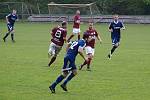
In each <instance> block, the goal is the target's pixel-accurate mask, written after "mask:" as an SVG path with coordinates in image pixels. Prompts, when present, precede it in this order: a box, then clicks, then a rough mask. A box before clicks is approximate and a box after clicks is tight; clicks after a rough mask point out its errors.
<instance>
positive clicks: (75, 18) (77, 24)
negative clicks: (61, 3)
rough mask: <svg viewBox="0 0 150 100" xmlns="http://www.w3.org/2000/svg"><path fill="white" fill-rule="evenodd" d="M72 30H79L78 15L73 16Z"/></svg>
mask: <svg viewBox="0 0 150 100" xmlns="http://www.w3.org/2000/svg"><path fill="white" fill-rule="evenodd" d="M77 21H79V23H77ZM73 28H80V16H79V15H75V16H74V24H73Z"/></svg>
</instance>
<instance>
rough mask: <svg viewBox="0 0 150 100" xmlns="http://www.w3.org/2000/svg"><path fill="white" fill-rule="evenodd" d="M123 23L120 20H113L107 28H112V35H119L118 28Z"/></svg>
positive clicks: (121, 26)
mask: <svg viewBox="0 0 150 100" xmlns="http://www.w3.org/2000/svg"><path fill="white" fill-rule="evenodd" d="M123 27H124V26H123V23H122V22H120V21H117V22H115V21H113V22H111V23H110V25H109V29H112V32H111V35H112V36H113V37H114V36H115V37H120V29H121V28H123Z"/></svg>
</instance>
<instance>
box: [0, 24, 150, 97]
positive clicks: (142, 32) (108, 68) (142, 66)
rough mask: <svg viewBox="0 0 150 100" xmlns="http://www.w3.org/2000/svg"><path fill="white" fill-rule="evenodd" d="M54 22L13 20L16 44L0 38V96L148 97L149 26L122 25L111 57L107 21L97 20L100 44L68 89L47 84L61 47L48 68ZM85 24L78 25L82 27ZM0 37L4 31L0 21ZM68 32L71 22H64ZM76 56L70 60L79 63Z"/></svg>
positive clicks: (59, 63)
mask: <svg viewBox="0 0 150 100" xmlns="http://www.w3.org/2000/svg"><path fill="white" fill-rule="evenodd" d="M53 26H54V24H48V23H16V35H15V38H16V43H12V42H11V40H10V37H9V38H8V40H7V42H6V43H4V42H3V41H2V39H1V40H0V100H70V99H71V100H150V25H142V24H141V25H136V24H128V25H126V30H125V31H122V41H121V46H120V47H119V49H118V50H117V52H115V54H114V55H113V58H112V60H108V59H107V58H106V55H107V53H108V52H109V50H110V49H111V41H110V33H109V32H108V31H107V26H108V25H107V24H97V25H96V26H95V27H96V29H97V31H98V32H101V37H102V39H103V44H102V45H100V44H99V43H97V45H96V52H95V58H94V61H93V63H92V71H91V72H88V71H86V70H85V69H84V70H83V71H78V75H77V76H76V77H75V78H74V79H73V80H72V81H71V82H70V83H69V84H68V89H69V92H67V93H65V92H63V91H62V89H61V88H60V86H59V85H58V87H57V88H56V94H51V93H50V92H49V89H48V87H49V85H50V83H51V82H53V81H54V80H55V79H56V77H57V76H58V75H59V74H60V71H61V67H62V64H63V57H64V55H65V51H64V49H63V50H62V51H61V53H60V55H59V56H58V59H57V61H56V62H55V64H54V65H52V66H51V68H49V67H46V66H47V63H48V58H47V50H48V46H49V40H50V34H49V29H51V28H52V27H53ZM86 28H87V25H86V24H84V25H81V30H82V31H84V30H85V29H86ZM0 30H1V33H2V34H1V36H0V38H2V36H4V33H5V32H6V31H7V28H6V25H5V23H3V22H1V24H0ZM68 31H69V32H68V34H70V32H71V31H72V25H71V24H69V26H68ZM82 61H83V60H82V59H81V57H80V56H78V57H77V61H76V64H77V65H79V64H81V63H82Z"/></svg>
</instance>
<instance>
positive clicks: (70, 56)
mask: <svg viewBox="0 0 150 100" xmlns="http://www.w3.org/2000/svg"><path fill="white" fill-rule="evenodd" d="M86 38H87V37H86ZM85 40H86V39H81V40H78V41H74V42H72V43H70V44H68V49H67V53H66V56H65V57H64V65H63V68H62V74H61V75H60V76H58V78H57V79H56V81H55V82H53V83H52V84H51V85H50V86H49V89H50V90H51V92H52V93H55V87H56V86H57V84H59V83H60V82H61V81H62V80H63V79H65V78H66V77H67V78H66V79H65V80H64V82H63V83H62V84H61V85H60V86H61V88H62V89H63V90H64V91H67V87H66V85H67V83H68V82H69V81H70V80H71V79H72V78H73V77H74V76H75V75H76V74H77V68H76V65H75V59H76V56H77V54H78V53H79V54H80V55H81V56H82V58H83V59H84V60H86V61H88V59H87V58H85V56H84V55H83V49H84V47H85V46H86V41H85Z"/></svg>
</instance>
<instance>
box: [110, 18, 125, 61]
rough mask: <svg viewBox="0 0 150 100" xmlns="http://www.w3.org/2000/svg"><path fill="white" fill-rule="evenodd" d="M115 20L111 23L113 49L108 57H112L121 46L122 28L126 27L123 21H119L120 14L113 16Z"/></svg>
mask: <svg viewBox="0 0 150 100" xmlns="http://www.w3.org/2000/svg"><path fill="white" fill-rule="evenodd" d="M113 19H114V21H113V22H111V23H110V25H109V31H110V32H111V40H112V46H113V47H112V49H111V51H110V53H109V54H108V58H109V59H111V56H112V54H113V52H114V51H115V50H116V49H117V48H118V47H119V45H120V38H121V34H120V33H121V29H123V30H124V29H125V26H124V25H123V23H122V22H121V21H119V20H118V19H119V16H118V15H114V16H113Z"/></svg>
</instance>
